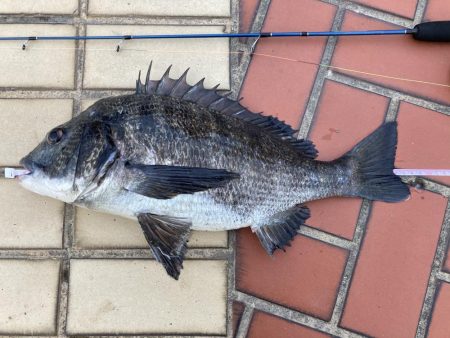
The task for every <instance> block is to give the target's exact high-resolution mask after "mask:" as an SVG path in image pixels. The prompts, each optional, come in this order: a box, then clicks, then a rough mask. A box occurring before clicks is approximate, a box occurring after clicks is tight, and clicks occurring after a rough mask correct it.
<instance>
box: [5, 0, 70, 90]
mask: <svg viewBox="0 0 450 338" xmlns="http://www.w3.org/2000/svg"><path fill="white" fill-rule="evenodd" d="M19 2H20V1H17V3H19ZM0 31H1V35H2V36H35V35H74V34H75V27H74V26H70V25H32V24H28V25H18V24H2V25H0ZM22 44H23V42H22V41H3V42H2V44H1V56H2V57H1V58H0V74H2V76H0V87H33V88H35V87H52V88H73V85H74V68H75V66H74V62H75V50H74V48H75V43H74V42H73V41H31V42H30V43H29V44H28V46H27V49H26V50H22Z"/></svg>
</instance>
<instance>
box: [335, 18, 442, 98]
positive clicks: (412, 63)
mask: <svg viewBox="0 0 450 338" xmlns="http://www.w3.org/2000/svg"><path fill="white" fill-rule="evenodd" d="M342 29H343V30H366V29H398V27H396V26H393V25H390V24H387V23H384V22H381V21H378V20H376V19H372V18H369V17H366V16H362V15H358V14H354V13H351V12H347V13H346V15H345V20H344V24H343V27H342ZM449 59H450V44H448V43H427V42H421V41H416V40H414V39H412V38H411V37H408V36H403V35H402V36H371V37H367V36H366V37H364V36H360V37H348V38H345V37H344V38H339V41H338V43H337V46H336V51H335V54H334V56H333V60H332V64H333V65H334V66H339V67H344V68H350V69H355V70H359V71H365V72H370V73H376V74H382V75H387V76H394V77H401V78H409V79H415V80H422V81H429V82H436V83H443V84H448V82H449V81H448V80H449V71H450V66H449V63H448V60H449ZM349 75H351V76H355V77H360V78H364V79H366V80H369V81H371V82H375V83H378V84H383V85H387V86H389V87H391V88H395V89H397V90H400V91H402V92H407V93H410V94H413V95H419V96H422V97H426V98H430V99H433V100H437V101H440V102H442V103H446V104H448V103H450V88H445V87H438V86H432V85H427V84H420V83H411V82H405V81H398V80H393V79H383V78H380V77H375V76H370V75H361V74H357V73H349Z"/></svg>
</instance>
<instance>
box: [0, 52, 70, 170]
mask: <svg viewBox="0 0 450 338" xmlns="http://www.w3.org/2000/svg"><path fill="white" fill-rule="evenodd" d="M0 60H1V58H0ZM1 62H2V61H0V63H1ZM1 78H2V76H0V81H1ZM71 116H72V100H46V99H36V100H22V99H17V100H16V99H3V100H0V118H1V121H2V128H0V139H1V140H2V141H1V142H0V154H1V156H0V165H18V164H19V161H20V159H21V158H22V157H23V156H25V155H26V154H27V153H28V152H30V151H31V150H33V148H34V147H35V146H37V145H38V143H39V142H41V141H42V138H43V137H44V136H45V135H46V134H47V132H48V131H49V130H50V129H51V128H53V127H55V126H57V125H58V124H60V123H63V122H65V121H67V120H69V119H70V117H71Z"/></svg>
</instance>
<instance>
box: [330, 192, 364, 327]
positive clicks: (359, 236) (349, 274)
mask: <svg viewBox="0 0 450 338" xmlns="http://www.w3.org/2000/svg"><path fill="white" fill-rule="evenodd" d="M371 209H372V202H370V201H369V200H366V199H364V200H363V202H362V204H361V208H360V211H359V215H358V220H357V222H356V228H355V234H354V236H353V244H354V248H353V249H352V250H350V252H349V256H348V258H347V264H346V265H345V268H344V273H343V275H342V279H341V285H340V287H339V291H338V294H337V297H336V302H335V305H334V309H333V314H332V316H331V320H330V325H331V326H332V327H334V328H336V329H338V328H339V323H340V321H341V319H342V314H343V312H344V306H345V302H346V300H347V295H348V290H349V289H350V283H351V280H352V278H353V274H354V272H355V267H356V264H357V260H358V256H359V252H360V250H361V243H362V241H363V238H364V236H365V230H366V228H367V223H368V221H369V217H370V213H371Z"/></svg>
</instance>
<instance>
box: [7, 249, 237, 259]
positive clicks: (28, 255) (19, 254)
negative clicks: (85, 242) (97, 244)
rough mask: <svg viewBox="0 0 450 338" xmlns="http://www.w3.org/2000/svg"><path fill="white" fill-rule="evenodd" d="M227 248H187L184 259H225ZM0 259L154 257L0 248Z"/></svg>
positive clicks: (139, 251) (138, 252) (132, 251)
mask: <svg viewBox="0 0 450 338" xmlns="http://www.w3.org/2000/svg"><path fill="white" fill-rule="evenodd" d="M232 254H233V251H232V250H231V249H228V248H189V249H188V250H187V252H186V256H185V257H186V259H191V260H198V259H207V260H227V259H228V258H229V257H230V256H231V255H232ZM0 259H33V260H41V259H154V256H153V255H152V253H151V251H150V250H148V249H147V248H145V249H144V248H142V249H70V248H67V249H11V250H9V249H0Z"/></svg>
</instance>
